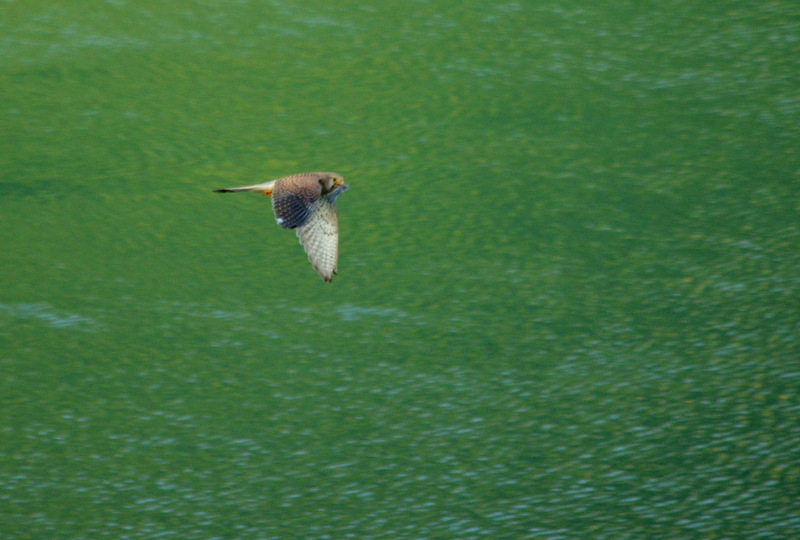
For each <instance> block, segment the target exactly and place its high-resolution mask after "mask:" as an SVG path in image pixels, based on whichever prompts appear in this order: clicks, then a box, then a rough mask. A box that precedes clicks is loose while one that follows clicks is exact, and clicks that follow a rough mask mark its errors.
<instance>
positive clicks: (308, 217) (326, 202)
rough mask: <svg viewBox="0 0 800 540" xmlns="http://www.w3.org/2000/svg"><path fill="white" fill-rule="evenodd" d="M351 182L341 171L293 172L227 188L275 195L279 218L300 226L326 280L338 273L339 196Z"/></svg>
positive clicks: (293, 226)
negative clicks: (342, 175)
mask: <svg viewBox="0 0 800 540" xmlns="http://www.w3.org/2000/svg"><path fill="white" fill-rule="evenodd" d="M347 188H348V185H347V184H345V183H344V179H343V178H342V177H341V175H338V174H336V173H332V172H314V173H303V174H293V175H292V176H286V177H284V178H278V179H277V180H272V181H271V182H264V183H263V184H255V185H252V186H242V187H235V188H226V189H215V190H214V191H216V192H217V193H229V192H233V191H260V192H261V193H263V194H264V195H266V196H267V197H272V210H273V211H274V212H275V220H276V221H277V222H278V225H280V226H281V227H283V228H284V229H296V230H297V236H298V238H300V243H301V244H302V245H303V248H304V249H305V250H306V253H307V254H308V260H309V261H310V262H311V266H313V267H314V270H316V271H317V273H319V275H320V276H322V279H324V280H325V281H331V280H332V279H333V274H335V273H336V261H337V259H338V256H339V216H338V213H337V211H336V198H337V197H338V196H339V195H341V194H342V193H344V192H345V191H346V190H347Z"/></svg>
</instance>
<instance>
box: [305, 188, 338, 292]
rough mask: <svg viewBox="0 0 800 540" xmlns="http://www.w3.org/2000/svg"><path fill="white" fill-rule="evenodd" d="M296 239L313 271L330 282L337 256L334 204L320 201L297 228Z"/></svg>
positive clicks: (336, 223)
mask: <svg viewBox="0 0 800 540" xmlns="http://www.w3.org/2000/svg"><path fill="white" fill-rule="evenodd" d="M297 237H298V238H300V243H301V244H302V245H303V248H304V249H305V250H306V253H307V254H308V260H309V261H310V262H311V266H313V267H314V270H316V271H317V273H319V275H321V276H322V279H324V280H325V281H331V280H332V279H333V274H335V273H336V260H337V258H338V256H339V215H338V213H337V211H336V204H334V203H333V202H331V201H330V200H328V198H327V197H323V198H322V199H320V200H319V201H318V202H317V204H316V206H315V208H314V211H313V212H311V215H310V217H309V218H308V220H307V221H306V222H305V224H304V225H301V226H299V227H297Z"/></svg>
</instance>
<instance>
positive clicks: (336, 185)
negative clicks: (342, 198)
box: [319, 173, 349, 201]
mask: <svg viewBox="0 0 800 540" xmlns="http://www.w3.org/2000/svg"><path fill="white" fill-rule="evenodd" d="M319 183H320V185H321V186H322V194H323V195H327V196H328V198H329V199H330V200H331V201H335V200H336V197H338V196H339V195H341V194H342V193H344V192H345V191H347V189H348V187H349V186H348V185H347V184H345V183H344V178H342V176H341V175H340V174H336V173H319Z"/></svg>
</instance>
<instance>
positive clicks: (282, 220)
mask: <svg viewBox="0 0 800 540" xmlns="http://www.w3.org/2000/svg"><path fill="white" fill-rule="evenodd" d="M321 195H322V186H321V185H320V183H319V181H318V180H317V178H316V177H315V176H313V175H309V174H296V175H294V176H287V177H286V178H281V179H279V180H276V182H275V187H274V189H273V190H272V210H273V211H274V212H275V220H276V221H277V222H278V225H280V226H281V227H283V228H284V229H294V228H296V227H300V226H302V225H303V224H304V223H306V222H307V221H308V220H309V219H310V218H311V215H312V213H313V212H314V208H315V207H316V205H317V201H318V200H319V198H320V196H321Z"/></svg>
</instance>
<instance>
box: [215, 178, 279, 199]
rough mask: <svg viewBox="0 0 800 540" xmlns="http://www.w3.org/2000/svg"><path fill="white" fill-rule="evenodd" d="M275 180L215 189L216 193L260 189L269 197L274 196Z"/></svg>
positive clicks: (259, 190)
mask: <svg viewBox="0 0 800 540" xmlns="http://www.w3.org/2000/svg"><path fill="white" fill-rule="evenodd" d="M275 182H276V181H275V180H272V181H271V182H264V183H263V184H253V185H252V186H241V187H232V188H222V189H215V190H214V192H215V193H234V192H237V191H258V192H260V193H263V194H264V195H266V196H267V197H270V196H272V190H273V188H274V187H275Z"/></svg>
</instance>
